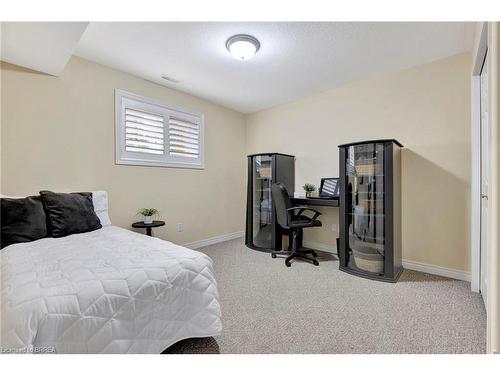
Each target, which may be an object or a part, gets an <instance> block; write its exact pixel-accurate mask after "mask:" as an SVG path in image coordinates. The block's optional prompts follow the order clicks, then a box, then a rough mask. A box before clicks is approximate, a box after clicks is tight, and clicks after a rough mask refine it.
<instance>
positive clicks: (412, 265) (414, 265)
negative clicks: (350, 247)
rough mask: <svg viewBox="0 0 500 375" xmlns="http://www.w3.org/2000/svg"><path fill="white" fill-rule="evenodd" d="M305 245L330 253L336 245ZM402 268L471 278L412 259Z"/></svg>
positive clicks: (315, 243) (467, 275) (457, 278)
mask: <svg viewBox="0 0 500 375" xmlns="http://www.w3.org/2000/svg"><path fill="white" fill-rule="evenodd" d="M304 246H305V247H310V248H311V249H316V250H320V251H327V252H330V253H336V252H337V247H336V246H335V245H326V244H323V243H319V242H313V241H304ZM403 268H406V269H409V270H413V271H419V272H425V273H430V274H432V275H438V276H443V277H449V278H450V279H456V280H463V281H469V282H470V280H471V275H470V272H466V271H461V270H457V269H453V268H446V267H441V266H434V265H432V264H426V263H420V262H415V261H413V260H405V259H403Z"/></svg>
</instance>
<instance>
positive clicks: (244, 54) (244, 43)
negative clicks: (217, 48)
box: [226, 34, 260, 60]
mask: <svg viewBox="0 0 500 375" xmlns="http://www.w3.org/2000/svg"><path fill="white" fill-rule="evenodd" d="M226 48H227V50H228V51H229V53H230V54H231V56H233V57H234V58H235V59H237V60H249V59H251V58H252V57H253V56H254V55H255V54H256V53H257V51H258V50H259V48H260V43H259V41H258V40H257V38H254V37H253V36H251V35H246V34H238V35H233V36H232V37H231V38H229V39H228V40H227V41H226Z"/></svg>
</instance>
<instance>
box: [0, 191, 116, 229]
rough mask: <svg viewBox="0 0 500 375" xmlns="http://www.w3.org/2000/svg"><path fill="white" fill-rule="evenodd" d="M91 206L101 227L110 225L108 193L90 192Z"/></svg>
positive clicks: (4, 196)
mask: <svg viewBox="0 0 500 375" xmlns="http://www.w3.org/2000/svg"><path fill="white" fill-rule="evenodd" d="M0 198H11V199H19V198H26V197H11V196H7V195H3V194H0ZM92 204H93V205H94V211H95V214H96V215H97V217H98V218H99V220H100V221H101V225H102V226H103V227H105V226H107V225H111V220H110V219H109V214H108V193H107V192H105V191H102V190H99V191H93V192H92Z"/></svg>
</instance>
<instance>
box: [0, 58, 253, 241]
mask: <svg viewBox="0 0 500 375" xmlns="http://www.w3.org/2000/svg"><path fill="white" fill-rule="evenodd" d="M1 73H2V76H1V91H2V92H1V94H2V102H1V104H2V113H1V121H2V123H1V135H2V140H1V168H2V171H1V176H2V182H1V192H2V193H3V194H7V195H25V194H36V193H37V192H38V191H39V190H41V189H49V190H54V191H86V190H101V189H102V190H107V191H108V192H109V201H110V216H111V220H112V222H113V223H114V224H116V225H119V226H123V227H129V226H130V223H132V222H133V221H137V220H139V218H138V217H136V216H134V215H135V213H136V211H137V209H138V208H140V207H156V208H158V209H159V210H160V211H161V216H162V218H163V219H164V220H165V221H166V222H167V227H163V228H158V229H157V230H155V233H156V234H157V235H158V236H159V237H161V238H164V239H168V240H171V241H174V242H177V243H187V242H191V241H196V240H200V239H206V238H210V237H213V236H217V235H222V234H228V233H233V232H236V231H241V230H243V229H244V212H245V189H246V186H245V176H246V174H245V168H246V164H245V157H244V156H245V155H244V150H245V130H244V117H243V115H241V114H240V113H237V112H234V111H232V110H229V109H226V108H223V107H221V106H218V105H215V104H212V103H209V102H207V101H204V100H202V99H199V98H195V97H193V96H190V95H187V94H183V93H180V92H178V91H174V90H170V89H168V88H165V87H163V86H160V85H156V84H154V83H150V82H148V81H145V80H143V79H140V78H137V77H134V76H132V75H129V74H125V73H122V72H119V71H116V70H113V69H110V68H107V67H104V66H102V65H98V64H95V63H92V62H89V61H86V60H83V59H80V58H77V57H73V58H72V59H71V61H70V63H69V64H68V65H67V67H66V69H65V71H64V73H63V75H62V76H60V77H52V76H48V75H44V74H40V73H37V72H33V71H29V70H26V69H23V68H20V67H16V66H13V65H9V64H2V69H1ZM115 88H120V89H124V90H127V91H130V92H133V93H136V94H139V95H144V96H147V97H151V98H153V99H156V100H159V101H162V102H164V103H166V104H168V105H171V106H174V107H178V108H182V109H186V110H190V111H196V112H202V113H204V115H205V149H206V153H205V169H204V170H193V169H178V168H158V167H139V166H137V167H136V166H123V165H115V163H114V89H115ZM179 222H182V223H184V232H180V233H178V232H176V230H175V227H176V223H179Z"/></svg>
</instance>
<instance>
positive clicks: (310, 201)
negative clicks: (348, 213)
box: [290, 198, 339, 207]
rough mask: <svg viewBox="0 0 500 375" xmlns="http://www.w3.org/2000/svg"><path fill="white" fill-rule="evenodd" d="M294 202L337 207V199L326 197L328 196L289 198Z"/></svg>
mask: <svg viewBox="0 0 500 375" xmlns="http://www.w3.org/2000/svg"><path fill="white" fill-rule="evenodd" d="M290 200H291V201H292V203H294V204H305V205H309V206H330V207H338V206H339V200H338V199H328V198H290Z"/></svg>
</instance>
